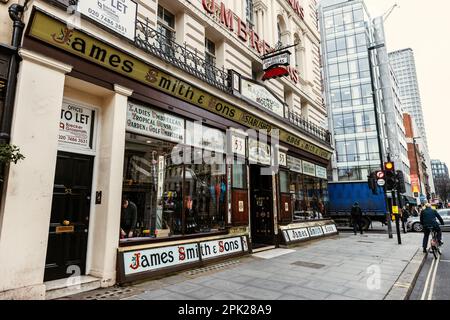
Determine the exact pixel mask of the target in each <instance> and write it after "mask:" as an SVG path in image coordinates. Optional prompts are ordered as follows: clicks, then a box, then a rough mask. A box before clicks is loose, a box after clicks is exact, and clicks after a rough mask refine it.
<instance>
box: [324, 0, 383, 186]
mask: <svg viewBox="0 0 450 320" xmlns="http://www.w3.org/2000/svg"><path fill="white" fill-rule="evenodd" d="M319 17H320V24H321V34H322V56H323V59H322V63H323V77H324V91H325V93H324V97H325V102H326V104H327V106H328V108H329V125H330V128H331V131H332V134H333V138H334V143H335V155H334V159H333V165H332V168H333V170H332V171H333V181H339V182H344V181H362V180H367V175H368V174H369V173H370V172H371V171H374V170H378V169H379V168H380V164H381V159H380V143H383V141H378V136H379V132H378V130H377V123H376V112H375V103H374V98H373V94H372V93H373V88H372V80H371V79H372V76H371V71H370V67H371V63H370V60H369V50H368V48H369V47H370V44H371V43H372V34H371V31H370V28H369V26H370V21H371V19H370V16H369V14H368V12H367V9H366V7H365V4H364V2H363V1H350V2H349V1H343V0H340V1H339V0H328V1H321V2H320V4H319ZM382 148H383V147H382Z"/></svg>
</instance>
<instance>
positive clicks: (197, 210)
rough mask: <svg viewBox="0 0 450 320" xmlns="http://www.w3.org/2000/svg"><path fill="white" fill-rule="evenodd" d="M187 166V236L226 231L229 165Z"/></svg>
mask: <svg viewBox="0 0 450 320" xmlns="http://www.w3.org/2000/svg"><path fill="white" fill-rule="evenodd" d="M210 160H211V159H209V158H207V155H206V153H204V156H203V163H202V164H191V165H186V171H185V174H186V176H185V188H184V203H185V206H184V208H185V209H184V210H185V219H186V226H185V232H186V233H187V234H192V233H203V232H211V231H219V230H220V229H224V227H225V212H226V203H227V180H226V165H225V161H224V160H223V161H222V162H221V163H212V162H214V161H210Z"/></svg>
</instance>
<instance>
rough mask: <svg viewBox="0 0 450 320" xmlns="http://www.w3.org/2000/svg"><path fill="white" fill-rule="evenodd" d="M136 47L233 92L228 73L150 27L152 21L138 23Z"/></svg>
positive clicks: (223, 89)
mask: <svg viewBox="0 0 450 320" xmlns="http://www.w3.org/2000/svg"><path fill="white" fill-rule="evenodd" d="M136 29H137V32H136V39H135V45H136V46H137V47H138V48H140V49H142V50H144V51H145V52H147V53H150V54H153V55H155V56H157V57H159V58H161V59H163V60H164V61H166V62H168V63H170V64H172V65H174V66H176V67H178V68H180V69H182V70H184V71H186V72H188V73H190V74H192V75H193V76H195V77H197V78H199V79H201V80H203V81H205V82H207V83H208V84H210V85H212V86H215V87H216V88H219V89H220V90H222V91H225V92H227V93H230V92H231V86H230V79H229V75H228V72H226V71H225V69H224V68H222V69H219V68H217V67H216V66H215V65H214V64H212V63H210V62H208V61H207V60H206V59H205V57H204V56H203V55H199V54H198V52H197V51H193V50H190V49H188V48H187V45H186V43H184V45H180V44H178V43H176V42H175V39H174V38H173V37H167V36H165V35H163V34H162V33H160V32H158V31H157V30H155V29H153V28H152V27H150V21H149V20H148V18H147V19H145V20H138V21H137V23H136Z"/></svg>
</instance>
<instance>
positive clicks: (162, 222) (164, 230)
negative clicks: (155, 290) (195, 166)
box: [121, 133, 183, 241]
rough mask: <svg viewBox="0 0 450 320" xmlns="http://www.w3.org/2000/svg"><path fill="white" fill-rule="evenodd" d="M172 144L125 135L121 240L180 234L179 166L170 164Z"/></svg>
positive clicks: (180, 170)
mask: <svg viewBox="0 0 450 320" xmlns="http://www.w3.org/2000/svg"><path fill="white" fill-rule="evenodd" d="M174 146H175V145H174V144H172V143H169V142H164V141H160V140H156V139H150V138H148V137H143V136H139V135H136V134H131V133H127V134H126V143H125V159H124V169H123V187H122V190H123V200H124V201H123V203H122V214H121V229H122V230H121V239H123V240H121V241H126V240H125V239H126V238H135V239H136V238H146V237H154V236H156V234H158V231H161V232H160V236H161V235H163V236H169V235H173V234H180V233H181V228H178V229H177V228H176V227H175V225H176V224H177V222H179V223H181V184H182V178H183V174H182V173H183V166H182V165H172V164H171V161H170V159H171V152H172V150H173V148H174ZM125 200H126V201H125ZM130 232H131V233H130Z"/></svg>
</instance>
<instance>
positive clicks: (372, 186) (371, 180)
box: [367, 172, 378, 194]
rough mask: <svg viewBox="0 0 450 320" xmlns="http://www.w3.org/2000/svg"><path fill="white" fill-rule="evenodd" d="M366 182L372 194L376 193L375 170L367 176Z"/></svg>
mask: <svg viewBox="0 0 450 320" xmlns="http://www.w3.org/2000/svg"><path fill="white" fill-rule="evenodd" d="M367 182H368V184H369V189H370V190H372V193H373V194H378V186H377V174H376V172H371V173H370V174H369V175H368V176H367Z"/></svg>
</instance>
